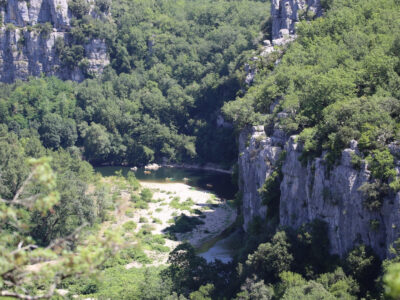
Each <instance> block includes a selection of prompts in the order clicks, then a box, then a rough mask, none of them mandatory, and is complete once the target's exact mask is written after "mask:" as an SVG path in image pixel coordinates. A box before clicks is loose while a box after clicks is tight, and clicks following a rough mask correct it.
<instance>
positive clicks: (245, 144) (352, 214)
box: [239, 126, 400, 257]
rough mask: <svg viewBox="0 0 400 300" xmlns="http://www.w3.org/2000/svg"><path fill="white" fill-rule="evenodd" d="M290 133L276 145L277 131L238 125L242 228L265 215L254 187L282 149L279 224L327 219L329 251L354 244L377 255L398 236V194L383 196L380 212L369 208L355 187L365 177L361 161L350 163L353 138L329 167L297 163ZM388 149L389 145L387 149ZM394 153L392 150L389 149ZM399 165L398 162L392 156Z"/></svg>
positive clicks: (340, 250)
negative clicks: (362, 244)
mask: <svg viewBox="0 0 400 300" xmlns="http://www.w3.org/2000/svg"><path fill="white" fill-rule="evenodd" d="M295 140H296V137H295V136H291V137H288V138H287V139H286V142H285V143H284V146H283V145H282V141H283V139H282V135H281V134H280V133H279V131H274V132H273V133H272V134H271V136H267V135H266V134H265V132H264V128H263V126H257V127H253V128H251V129H246V130H244V131H243V132H242V133H241V135H240V139H239V143H240V157H239V172H240V189H241V191H242V192H243V217H244V229H245V230H246V229H247V227H248V223H249V222H250V221H251V220H252V219H253V218H254V217H255V216H259V217H261V218H264V219H265V217H266V211H267V209H268V208H267V207H266V206H264V205H263V204H262V200H261V197H260V194H259V193H258V189H259V188H260V187H261V186H262V185H263V184H264V182H265V180H266V179H267V178H268V176H270V175H271V170H272V169H273V168H272V167H273V165H274V163H275V162H276V161H277V159H278V156H279V153H281V152H282V151H285V152H286V155H285V160H284V162H283V166H282V174H283V180H282V182H281V185H280V191H281V196H280V207H279V220H280V222H279V224H280V225H281V226H289V227H293V228H298V227H300V226H301V225H302V224H304V223H307V222H311V221H313V220H315V219H320V220H324V221H325V222H326V223H327V224H328V234H329V238H330V241H331V251H332V253H337V254H340V255H342V254H344V253H346V252H347V251H348V250H350V249H351V248H352V247H353V246H354V244H355V243H364V244H366V245H369V246H371V247H372V248H373V249H374V250H375V252H376V253H377V254H378V255H380V256H381V257H385V256H387V255H388V248H389V246H390V245H391V244H392V243H393V242H394V241H395V240H396V239H397V238H399V236H400V213H399V212H400V193H397V194H395V195H391V196H388V197H387V199H385V201H384V204H383V207H382V209H381V210H380V211H370V210H368V209H367V208H366V207H365V205H364V201H365V200H366V199H365V197H364V195H363V193H362V192H360V191H359V188H360V187H361V186H362V185H363V184H364V183H365V182H368V180H369V179H370V172H369V171H368V169H367V164H366V163H365V162H363V164H362V166H361V168H360V169H359V170H358V169H356V168H355V167H353V165H352V163H351V155H352V153H356V152H358V150H357V143H356V142H355V141H353V142H352V145H351V146H352V147H351V148H348V149H345V150H344V151H343V153H342V157H341V160H340V162H339V163H338V164H337V165H335V166H333V168H332V169H329V168H328V166H327V163H326V162H325V160H324V159H323V158H316V159H314V160H312V161H309V162H308V164H307V165H302V163H301V162H300V160H299V157H300V155H301V145H299V144H297V143H296V142H295ZM393 149H397V148H391V150H392V152H393V151H394V150H393ZM393 154H395V152H393ZM397 165H400V161H397Z"/></svg>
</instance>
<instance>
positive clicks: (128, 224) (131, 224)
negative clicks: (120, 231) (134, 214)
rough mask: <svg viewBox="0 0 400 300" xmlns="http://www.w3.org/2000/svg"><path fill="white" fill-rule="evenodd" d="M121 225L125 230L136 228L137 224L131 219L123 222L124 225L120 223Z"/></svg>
mask: <svg viewBox="0 0 400 300" xmlns="http://www.w3.org/2000/svg"><path fill="white" fill-rule="evenodd" d="M122 227H123V228H124V229H125V230H126V231H132V230H134V229H136V227H137V224H136V223H135V222H133V221H128V222H125V223H124V225H122Z"/></svg>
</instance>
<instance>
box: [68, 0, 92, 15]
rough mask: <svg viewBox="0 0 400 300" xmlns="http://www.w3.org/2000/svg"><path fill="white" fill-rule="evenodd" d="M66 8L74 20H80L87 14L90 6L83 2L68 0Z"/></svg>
mask: <svg viewBox="0 0 400 300" xmlns="http://www.w3.org/2000/svg"><path fill="white" fill-rule="evenodd" d="M68 8H69V10H70V11H71V12H72V14H73V15H74V16H75V17H76V18H79V19H81V18H82V17H83V16H84V15H87V14H88V13H89V10H90V4H89V3H88V2H87V1H85V0H70V1H69V2H68Z"/></svg>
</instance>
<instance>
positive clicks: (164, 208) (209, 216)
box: [100, 181, 236, 268]
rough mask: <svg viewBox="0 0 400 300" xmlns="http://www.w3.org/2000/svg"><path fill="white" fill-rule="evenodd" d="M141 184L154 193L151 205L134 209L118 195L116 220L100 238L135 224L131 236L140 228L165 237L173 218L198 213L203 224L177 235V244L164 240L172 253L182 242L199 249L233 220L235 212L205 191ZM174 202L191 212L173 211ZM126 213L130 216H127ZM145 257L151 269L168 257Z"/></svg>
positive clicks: (127, 198) (127, 195)
mask: <svg viewBox="0 0 400 300" xmlns="http://www.w3.org/2000/svg"><path fill="white" fill-rule="evenodd" d="M140 184H141V186H142V188H148V189H150V190H151V191H152V192H153V201H152V202H150V203H148V208H147V209H139V208H133V206H134V205H133V203H132V202H131V201H130V197H131V194H130V193H129V192H128V191H124V190H122V191H120V197H119V200H118V204H117V208H116V211H115V220H114V221H113V222H110V221H108V222H106V223H105V224H103V225H104V226H102V230H101V231H100V234H101V232H102V231H104V229H105V228H110V227H111V228H114V229H117V228H120V227H121V226H122V225H123V224H124V223H126V222H128V221H134V222H135V223H136V224H137V228H136V229H134V230H133V231H132V233H137V232H138V231H139V230H140V229H141V228H142V227H143V226H147V227H148V226H149V225H151V227H152V234H164V233H165V232H164V231H165V229H166V228H168V227H169V226H171V225H173V219H174V217H176V216H179V215H181V214H186V215H187V216H194V215H196V214H195V213H192V212H191V211H193V210H199V211H201V212H202V213H203V218H200V219H201V220H202V221H203V222H204V224H201V225H198V226H197V227H195V228H194V229H193V230H192V231H191V232H188V233H178V234H176V237H177V239H178V240H177V241H174V240H170V239H167V238H166V243H165V246H168V247H169V248H170V250H171V251H172V250H173V249H174V248H175V247H176V246H177V245H178V244H179V243H181V242H183V241H187V242H189V243H191V244H192V245H193V246H194V247H200V246H201V245H202V244H203V243H205V242H207V241H209V240H211V239H213V238H215V237H216V236H218V235H220V234H221V233H222V231H224V230H225V229H226V228H227V227H229V226H230V225H231V224H232V223H233V222H234V221H235V220H236V209H234V208H232V207H231V206H230V205H229V204H227V203H225V202H224V201H222V200H220V199H218V198H217V197H216V196H215V195H214V194H212V193H210V192H208V191H204V190H198V189H195V188H193V187H191V186H189V185H187V184H184V183H171V182H166V183H159V182H147V181H146V182H144V181H141V182H140ZM174 198H175V200H174ZM177 198H179V203H183V202H185V201H186V200H188V199H191V200H192V202H193V204H192V205H191V206H190V207H188V209H189V210H191V211H189V210H182V209H181V208H175V207H172V206H173V205H171V202H172V201H175V202H176V200H177ZM128 211H131V212H132V213H130V214H128V213H127V212H128ZM144 220H145V221H144ZM128 236H129V234H128ZM146 254H147V255H148V256H149V257H150V258H151V259H152V260H153V263H152V264H151V265H155V266H157V265H161V264H166V262H167V260H168V255H169V253H167V252H156V251H149V250H146ZM140 266H141V264H140V263H137V262H132V263H130V264H128V265H126V268H133V267H140Z"/></svg>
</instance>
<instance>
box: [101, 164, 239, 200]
mask: <svg viewBox="0 0 400 300" xmlns="http://www.w3.org/2000/svg"><path fill="white" fill-rule="evenodd" d="M95 170H96V171H97V172H100V173H101V174H102V175H103V176H112V175H114V174H115V172H117V171H120V170H121V171H122V174H123V175H124V176H126V175H127V174H128V172H130V168H129V167H114V166H112V167H98V168H95ZM144 172H145V170H144V169H143V168H140V169H138V170H137V171H136V172H134V173H135V175H136V178H137V179H139V180H140V181H150V182H165V183H167V182H182V183H183V182H185V183H186V184H188V185H190V186H193V187H196V188H201V189H204V190H209V191H211V192H213V193H214V194H216V195H217V196H218V197H220V198H224V199H228V200H231V199H233V198H234V196H235V194H236V192H237V190H238V188H237V185H236V184H234V183H233V182H232V177H231V175H230V174H225V173H219V172H214V171H205V170H194V169H181V168H160V169H158V170H157V171H150V172H151V173H150V174H145V173H144ZM184 178H187V179H188V181H184Z"/></svg>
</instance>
